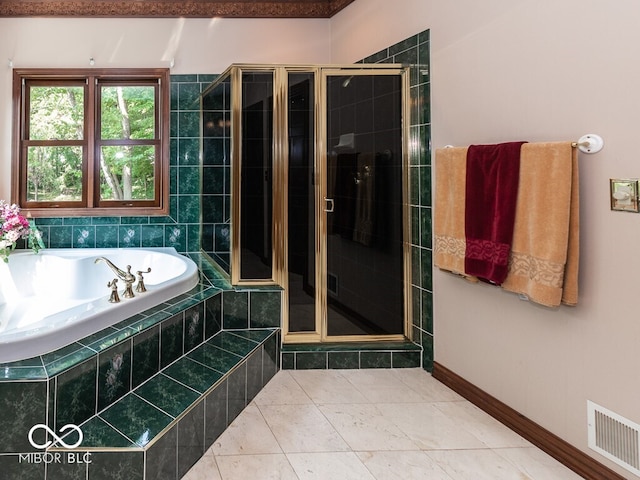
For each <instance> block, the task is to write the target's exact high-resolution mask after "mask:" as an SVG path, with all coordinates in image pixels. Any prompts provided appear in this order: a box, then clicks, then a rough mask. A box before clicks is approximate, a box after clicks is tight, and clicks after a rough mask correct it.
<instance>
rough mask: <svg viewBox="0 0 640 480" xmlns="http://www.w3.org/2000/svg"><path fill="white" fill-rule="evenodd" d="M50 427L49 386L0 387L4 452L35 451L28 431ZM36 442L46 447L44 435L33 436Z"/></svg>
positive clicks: (14, 384)
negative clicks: (37, 426) (47, 424)
mask: <svg viewBox="0 0 640 480" xmlns="http://www.w3.org/2000/svg"><path fill="white" fill-rule="evenodd" d="M39 423H44V424H46V423H47V382H44V381H40V382H4V383H0V431H1V432H2V452H3V453H18V452H30V451H34V448H33V447H32V446H31V445H30V444H29V440H28V438H27V437H28V433H29V429H30V428H31V427H32V426H33V425H36V424H39ZM33 438H34V440H35V441H36V442H38V443H44V441H45V439H44V432H43V431H42V430H38V431H36V432H35V433H34V437H33Z"/></svg>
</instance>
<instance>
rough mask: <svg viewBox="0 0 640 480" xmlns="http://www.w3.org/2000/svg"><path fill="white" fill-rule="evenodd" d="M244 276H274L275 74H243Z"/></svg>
mask: <svg viewBox="0 0 640 480" xmlns="http://www.w3.org/2000/svg"><path fill="white" fill-rule="evenodd" d="M241 118H242V120H241V121H242V134H241V138H242V145H241V149H242V150H241V152H242V153H241V167H240V169H241V171H240V175H241V186H240V221H241V224H240V245H241V252H240V278H241V279H243V280H268V279H271V278H272V277H273V273H272V272H273V269H272V258H273V239H272V224H273V222H272V218H273V188H272V186H273V185H272V183H273V74H272V73H271V72H268V73H243V74H242V113H241Z"/></svg>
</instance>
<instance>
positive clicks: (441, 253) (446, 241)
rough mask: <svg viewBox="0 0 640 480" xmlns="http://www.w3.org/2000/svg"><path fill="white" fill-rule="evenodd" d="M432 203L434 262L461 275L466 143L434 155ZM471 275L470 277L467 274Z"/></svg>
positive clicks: (462, 268)
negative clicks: (433, 199)
mask: <svg viewBox="0 0 640 480" xmlns="http://www.w3.org/2000/svg"><path fill="white" fill-rule="evenodd" d="M435 175H436V183H435V203H434V208H433V242H434V255H433V262H434V265H435V266H436V267H438V268H440V269H442V270H447V271H449V272H453V273H456V274H458V275H464V276H466V275H465V273H464V253H465V248H466V242H465V233H464V211H465V210H464V203H465V184H466V180H465V177H466V175H467V147H452V148H440V149H438V150H436V158H435ZM468 278H469V279H474V277H468Z"/></svg>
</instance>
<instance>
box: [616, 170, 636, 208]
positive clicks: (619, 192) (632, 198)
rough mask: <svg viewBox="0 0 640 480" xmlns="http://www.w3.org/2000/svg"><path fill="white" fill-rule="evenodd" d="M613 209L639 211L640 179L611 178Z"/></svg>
mask: <svg viewBox="0 0 640 480" xmlns="http://www.w3.org/2000/svg"><path fill="white" fill-rule="evenodd" d="M611 210H620V211H623V212H636V213H637V212H638V211H639V210H638V180H637V179H633V180H630V179H624V180H621V179H617V178H612V179H611Z"/></svg>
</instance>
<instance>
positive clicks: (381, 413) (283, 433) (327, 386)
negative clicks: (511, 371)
mask: <svg viewBox="0 0 640 480" xmlns="http://www.w3.org/2000/svg"><path fill="white" fill-rule="evenodd" d="M580 478H581V477H580V476H578V475H577V474H575V473H573V472H572V471H570V470H569V469H567V468H566V467H564V466H563V465H561V464H560V463H558V462H557V461H556V460H554V459H553V458H551V457H550V456H548V455H547V454H545V453H543V452H542V451H541V450H539V449H537V448H536V447H534V446H532V445H531V444H530V443H529V442H527V441H526V440H524V439H523V438H521V437H520V436H518V435H516V434H515V433H513V432H512V431H511V430H509V429H507V428H506V427H505V426H503V425H502V424H501V423H499V422H497V421H496V420H494V419H493V418H491V417H489V416H488V415H486V414H485V413H484V412H482V411H481V410H479V409H478V408H476V407H475V406H474V405H472V404H471V403H469V402H468V401H466V400H464V399H463V398H462V397H460V396H459V395H458V394H456V393H455V392H453V391H452V390H450V389H449V388H447V387H445V386H444V385H442V384H441V383H440V382H438V381H437V380H434V379H433V378H432V377H431V376H430V375H429V374H428V373H427V372H425V371H424V370H421V369H396V370H283V371H280V372H278V373H277V374H276V376H275V377H274V378H273V379H272V380H271V381H270V382H269V384H267V386H266V387H265V388H264V390H263V391H262V392H260V394H259V395H258V396H257V397H256V398H255V399H254V401H253V402H251V404H249V406H248V407H247V408H246V409H245V410H244V411H243V412H242V413H241V414H240V416H239V417H238V418H236V420H235V421H234V422H233V423H232V424H231V425H230V426H229V428H228V429H227V430H226V431H225V432H224V433H223V434H222V435H221V436H220V438H218V439H217V440H216V442H215V443H214V444H213V445H212V446H211V448H210V449H209V451H207V452H206V454H205V455H204V457H202V459H201V460H200V461H199V462H198V463H197V464H196V465H195V466H194V467H193V468H192V469H191V470H190V471H189V472H188V473H187V475H186V476H185V477H183V480H249V479H250V480H267V479H282V480H289V479H291V480H296V479H299V480H311V479H317V480H329V479H330V480H373V479H378V480H383V479H384V480H387V479H398V480H411V479H420V480H424V479H427V480H471V479H472V480H485V479H486V480H578V479H580Z"/></svg>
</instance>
